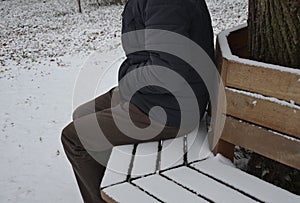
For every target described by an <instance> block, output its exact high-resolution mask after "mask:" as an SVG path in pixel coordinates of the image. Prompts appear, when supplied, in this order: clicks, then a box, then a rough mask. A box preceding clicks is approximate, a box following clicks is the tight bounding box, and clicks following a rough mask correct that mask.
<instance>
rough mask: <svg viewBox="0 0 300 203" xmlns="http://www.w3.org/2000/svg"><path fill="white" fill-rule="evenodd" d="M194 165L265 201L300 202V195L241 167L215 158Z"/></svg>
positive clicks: (279, 202) (280, 202)
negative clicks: (228, 164) (261, 178)
mask: <svg viewBox="0 0 300 203" xmlns="http://www.w3.org/2000/svg"><path fill="white" fill-rule="evenodd" d="M192 166H193V167H195V168H196V169H198V170H199V171H201V172H204V173H205V174H208V175H210V176H213V177H214V178H216V179H219V180H222V181H223V182H225V183H227V184H228V185H231V186H233V187H234V188H236V189H239V190H241V191H244V192H245V193H247V194H249V195H251V196H254V197H256V198H258V199H259V200H261V201H263V202H274V203H276V202H278V203H282V202H295V203H296V202H300V196H297V195H294V194H292V193H290V192H288V191H286V190H283V189H281V188H279V187H276V186H274V185H272V184H270V183H267V182H265V181H263V180H260V179H259V178H256V177H254V176H252V175H249V174H247V173H245V172H243V171H241V170H239V169H236V168H233V167H230V166H227V165H225V164H222V163H220V162H218V161H214V160H213V159H207V160H205V161H201V162H197V163H195V164H192ZM215 195H216V194H215ZM226 196H227V195H226ZM222 202H226V200H225V199H224V200H223V201H222ZM229 202H231V201H229ZM240 202H243V201H240Z"/></svg>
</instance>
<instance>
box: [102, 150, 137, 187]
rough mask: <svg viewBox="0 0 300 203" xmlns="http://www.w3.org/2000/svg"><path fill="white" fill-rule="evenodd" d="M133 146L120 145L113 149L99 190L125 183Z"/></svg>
mask: <svg viewBox="0 0 300 203" xmlns="http://www.w3.org/2000/svg"><path fill="white" fill-rule="evenodd" d="M132 150H133V145H122V146H116V147H114V148H113V150H112V153H111V155H110V158H109V161H108V164H107V169H106V170H105V175H104V177H103V179H102V182H101V188H103V187H106V186H109V185H113V184H116V183H120V182H122V181H125V180H126V178H127V175H128V171H129V167H130V161H131V158H132Z"/></svg>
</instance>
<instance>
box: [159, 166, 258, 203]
mask: <svg viewBox="0 0 300 203" xmlns="http://www.w3.org/2000/svg"><path fill="white" fill-rule="evenodd" d="M163 174H164V175H166V176H167V177H169V178H171V179H172V180H174V181H175V182H177V183H179V184H182V185H184V186H186V187H188V188H189V189H191V190H193V191H195V192H197V193H198V194H200V195H202V196H204V197H206V198H208V199H210V200H211V201H214V202H236V203H240V202H256V201H254V200H253V199H251V198H249V197H247V196H244V195H243V194H241V193H239V192H238V191H236V190H234V189H231V188H229V187H227V186H226V185H223V184H221V183H219V182H217V181H215V180H213V179H211V178H209V177H208V176H205V175H203V174H201V173H199V172H197V171H195V170H193V169H191V168H188V167H179V168H176V169H172V170H169V171H166V172H163Z"/></svg>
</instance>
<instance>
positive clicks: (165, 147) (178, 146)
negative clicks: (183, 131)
mask: <svg viewBox="0 0 300 203" xmlns="http://www.w3.org/2000/svg"><path fill="white" fill-rule="evenodd" d="M183 156H184V141H183V136H182V137H178V138H176V139H169V140H164V141H163V142H162V149H161V161H160V170H165V169H168V168H171V167H174V166H178V165H180V164H183Z"/></svg>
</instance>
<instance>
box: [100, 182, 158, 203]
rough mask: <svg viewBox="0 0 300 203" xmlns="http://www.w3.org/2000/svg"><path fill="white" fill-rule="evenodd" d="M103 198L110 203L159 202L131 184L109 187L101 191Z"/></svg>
mask: <svg viewBox="0 0 300 203" xmlns="http://www.w3.org/2000/svg"><path fill="white" fill-rule="evenodd" d="M101 196H102V198H104V200H105V201H107V202H109V203H115V202H119V203H132V202H143V203H144V202H145V203H157V202H159V201H158V200H156V199H154V198H153V197H151V196H150V195H148V194H147V193H145V192H143V191H142V190H140V189H139V188H137V187H135V186H133V185H132V184H130V183H127V182H126V183H121V184H117V185H114V186H111V187H107V188H105V189H103V190H102V191H101Z"/></svg>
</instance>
